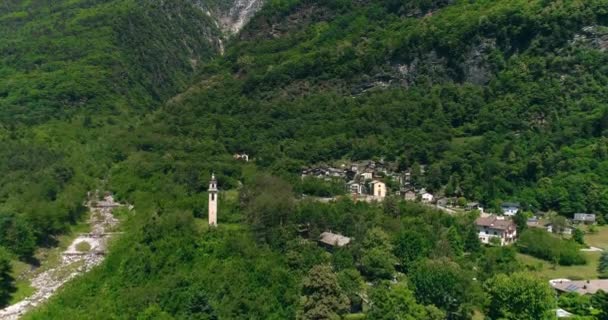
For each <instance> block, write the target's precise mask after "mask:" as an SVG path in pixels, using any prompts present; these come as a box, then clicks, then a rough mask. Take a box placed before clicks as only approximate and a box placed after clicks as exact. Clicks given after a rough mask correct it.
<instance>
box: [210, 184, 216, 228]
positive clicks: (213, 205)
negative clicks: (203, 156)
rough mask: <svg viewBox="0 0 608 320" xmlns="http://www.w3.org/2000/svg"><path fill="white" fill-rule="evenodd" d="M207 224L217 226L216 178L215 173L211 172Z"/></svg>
mask: <svg viewBox="0 0 608 320" xmlns="http://www.w3.org/2000/svg"><path fill="white" fill-rule="evenodd" d="M209 225H210V226H217V180H216V179H215V174H211V181H209Z"/></svg>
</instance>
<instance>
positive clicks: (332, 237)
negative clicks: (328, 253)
mask: <svg viewBox="0 0 608 320" xmlns="http://www.w3.org/2000/svg"><path fill="white" fill-rule="evenodd" d="M319 241H320V242H321V243H324V244H326V245H329V246H332V247H344V246H345V245H347V244H349V243H350V238H349V237H345V236H343V235H341V234H336V233H331V232H323V233H321V236H320V237H319Z"/></svg>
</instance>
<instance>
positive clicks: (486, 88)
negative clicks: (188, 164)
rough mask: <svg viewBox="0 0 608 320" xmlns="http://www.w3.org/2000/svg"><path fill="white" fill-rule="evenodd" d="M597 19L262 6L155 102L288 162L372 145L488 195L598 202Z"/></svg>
mask: <svg viewBox="0 0 608 320" xmlns="http://www.w3.org/2000/svg"><path fill="white" fill-rule="evenodd" d="M572 11H574V12H577V13H576V14H573V13H572ZM605 24H606V6H605V4H604V3H602V2H601V1H591V2H579V1H575V2H572V3H561V2H559V3H552V4H546V3H544V2H542V1H538V2H537V1H532V2H523V1H508V2H501V3H489V2H484V1H480V2H474V3H469V4H467V3H464V2H460V1H457V2H449V1H424V2H421V4H420V5H419V7H418V8H414V7H411V6H403V5H401V4H399V3H398V2H391V1H386V2H381V3H378V4H375V5H372V4H368V3H360V4H357V3H353V4H346V3H343V2H340V1H329V2H326V3H321V2H318V1H312V2H301V3H297V2H294V3H293V4H292V5H290V6H285V5H278V4H274V3H271V4H270V5H269V6H268V7H267V10H263V11H262V12H260V15H259V16H258V18H256V19H254V20H253V21H252V22H251V23H250V24H249V26H248V27H247V28H246V29H245V30H244V31H243V32H242V34H241V38H240V41H239V42H237V43H236V44H235V45H234V46H233V47H232V48H231V49H230V50H228V52H227V53H226V59H225V60H224V61H221V62H218V63H217V64H216V65H214V66H213V67H209V68H208V69H207V70H209V71H207V72H206V73H205V74H204V75H203V81H202V82H201V85H200V86H197V87H194V88H192V89H191V90H189V91H188V93H187V94H186V95H181V96H179V97H178V98H177V99H175V100H173V101H172V103H170V104H169V105H168V106H167V107H166V108H165V110H164V111H165V112H162V113H160V114H159V115H160V117H161V118H162V119H163V123H164V124H167V123H172V122H174V123H179V124H180V127H181V130H182V132H184V133H185V134H186V133H190V134H196V135H197V136H198V137H201V138H203V137H205V136H209V135H211V136H214V137H216V141H219V142H220V143H221V145H224V146H226V148H227V149H228V151H229V152H237V151H241V150H245V151H248V152H249V153H251V154H253V155H255V156H258V157H259V158H261V159H260V164H263V165H268V166H278V167H280V168H282V169H287V170H289V172H290V173H291V174H296V172H297V170H298V165H295V164H309V163H314V162H319V161H328V160H332V159H340V158H342V157H350V158H354V159H366V158H372V157H382V156H383V157H385V158H387V159H399V160H400V162H401V164H402V168H404V169H405V168H407V167H410V166H412V164H414V163H418V164H425V165H427V166H429V168H430V169H431V171H430V172H431V173H432V175H430V176H429V177H427V180H428V181H426V182H424V183H423V184H425V185H426V187H427V188H430V189H431V190H434V191H440V190H442V189H443V187H444V186H446V185H447V184H448V182H450V181H451V182H452V183H451V186H450V188H448V191H449V192H448V194H455V195H461V196H466V197H468V198H471V199H475V200H482V201H483V202H485V203H486V204H487V205H489V206H491V207H492V206H496V205H497V204H498V203H499V202H500V201H501V200H507V199H510V198H518V199H519V200H521V201H522V202H524V203H525V204H526V205H529V208H530V209H541V210H557V211H560V212H562V213H564V214H572V213H574V212H576V211H589V212H598V213H600V212H604V208H606V205H607V204H608V203H606V201H605V200H603V199H605V197H603V196H599V195H600V194H602V195H605V194H607V192H608V189H606V187H607V186H608V184H607V183H608V181H606V180H605V179H604V178H603V177H604V176H605V175H604V174H603V173H602V172H603V171H602V170H603V169H601V168H604V161H605V160H604V156H601V157H598V155H601V154H603V153H604V151H603V150H605V149H606V140H605V139H606V138H605V130H606V126H605V119H606V115H607V114H608V111H607V109H606V101H605V99H604V98H602V97H603V96H604V94H605V92H604V90H603V89H602V88H604V84H605V82H606V81H607V79H606V77H605V76H604V75H603V72H602V71H601V70H604V68H605V67H604V62H605V61H606V59H607V57H606V54H605V51H604V49H603V48H604V47H603V44H602V43H604V42H605V33H604V34H603V33H602V31H601V30H604V29H605V27H603V26H602V25H605ZM604 44H605V43H604ZM218 70H220V71H218ZM220 96H221V97H222V98H219V97H220ZM225 97H230V98H229V99H226V98H225ZM193 115H196V116H193ZM188 127H190V128H192V129H190V130H189V129H187V128H188ZM194 128H197V129H196V130H195V129H194ZM198 128H205V129H198ZM574 155H576V158H577V160H576V161H577V162H578V161H580V163H578V164H577V165H574V164H568V165H567V164H566V163H569V162H570V161H572V160H568V159H570V157H573V156H574ZM294 160H297V161H299V162H295V163H294V162H293V161H294ZM286 166H287V167H286ZM598 169H599V170H600V171H597V170H598ZM454 190H458V191H457V192H456V193H454ZM567 190H568V191H567ZM591 190H593V191H592V192H591ZM551 194H552V195H553V196H551ZM566 194H569V195H570V196H566ZM591 194H596V195H595V196H590V195H591ZM557 195H559V196H557Z"/></svg>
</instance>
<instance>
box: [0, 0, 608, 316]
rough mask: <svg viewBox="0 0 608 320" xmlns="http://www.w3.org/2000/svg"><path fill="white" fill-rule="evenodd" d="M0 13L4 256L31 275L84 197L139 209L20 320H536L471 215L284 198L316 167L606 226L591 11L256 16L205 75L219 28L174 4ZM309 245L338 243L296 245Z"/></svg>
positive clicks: (542, 300) (9, 8) (279, 8)
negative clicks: (213, 185) (87, 265)
mask: <svg viewBox="0 0 608 320" xmlns="http://www.w3.org/2000/svg"><path fill="white" fill-rule="evenodd" d="M201 3H202V2H201V1H197V2H196V5H197V6H199V5H201ZM205 4H206V5H209V4H216V2H208V3H205ZM2 6H3V7H0V8H2V9H0V10H2V11H0V19H1V20H0V21H3V25H7V26H9V29H10V30H5V29H2V30H0V37H2V39H7V41H3V42H2V43H0V52H1V53H2V55H1V58H0V59H3V61H2V64H0V66H1V67H0V68H2V69H0V75H2V77H0V79H2V80H0V119H2V121H3V122H1V123H2V126H1V127H0V144H1V145H0V159H2V161H1V162H0V166H1V167H0V173H2V178H0V179H2V180H1V181H0V182H1V184H0V185H1V187H0V192H1V193H0V204H2V211H1V212H3V213H2V215H0V217H2V218H3V219H4V220H3V221H6V222H5V224H4V225H5V226H8V227H7V228H4V229H0V231H2V230H13V231H15V230H18V232H9V233H6V235H3V234H2V233H1V232H0V245H2V246H6V247H8V249H9V250H10V251H11V252H12V254H17V255H24V256H27V255H28V254H31V251H32V249H33V247H34V245H35V241H38V242H39V243H40V242H41V241H42V240H43V239H45V238H46V237H48V235H50V234H55V233H58V232H60V231H61V230H63V229H65V227H66V222H67V221H75V220H76V219H77V218H78V217H79V216H80V215H81V214H82V210H81V208H80V206H79V203H80V202H79V201H81V200H82V199H83V197H84V193H85V192H86V191H87V190H88V189H90V188H94V187H96V186H97V185H98V184H99V181H98V179H104V182H105V183H106V184H105V187H107V188H108V189H109V190H111V191H112V192H113V193H114V194H115V195H116V196H117V198H119V199H121V200H123V201H126V202H128V203H131V204H133V205H134V206H135V211H134V214H132V215H131V216H129V217H128V218H127V221H126V222H125V224H124V227H123V229H124V230H123V231H124V232H125V234H124V235H123V236H122V237H121V238H120V240H119V241H118V242H117V243H116V244H115V245H114V246H113V248H112V251H111V253H110V254H109V256H108V258H107V260H106V262H105V263H104V264H103V265H102V266H100V267H99V268H97V269H95V270H93V271H92V272H91V273H89V274H87V275H85V276H83V277H81V278H79V279H78V280H76V281H74V282H72V283H70V284H68V285H67V286H66V287H65V288H64V289H62V291H61V292H60V294H59V295H58V296H56V297H55V298H53V299H52V300H51V303H50V304H49V305H46V306H43V307H42V308H40V309H39V310H38V311H37V312H35V313H33V314H31V315H28V317H29V318H31V319H115V318H124V319H173V318H175V319H242V318H247V319H294V318H300V319H326V318H338V317H351V318H353V319H360V318H365V317H367V318H368V319H471V318H472V317H474V316H477V317H479V316H481V314H484V315H486V316H487V317H489V318H490V319H553V318H554V308H555V306H556V301H555V299H554V293H553V292H552V291H550V290H549V287H548V286H547V284H546V281H544V280H539V279H536V278H534V277H532V276H530V275H527V274H525V273H521V271H524V272H525V271H528V269H527V268H528V266H524V265H522V264H521V263H519V262H518V261H517V260H516V253H515V249H514V248H512V247H482V246H481V245H480V243H479V239H478V238H477V233H476V230H475V227H474V224H473V221H474V219H475V213H472V214H463V215H460V216H454V215H448V214H446V213H444V212H440V211H435V210H432V209H429V208H428V207H425V206H421V205H416V204H411V203H406V202H403V201H398V200H397V199H390V200H389V201H386V202H385V203H384V204H383V205H378V204H367V203H361V202H353V201H351V200H349V199H343V200H340V201H337V202H331V203H318V202H314V201H312V200H306V199H302V198H301V197H300V194H301V191H302V190H301V188H302V185H301V182H300V181H301V180H300V171H301V169H302V167H303V166H307V165H313V164H317V163H321V162H331V161H334V160H340V159H353V160H363V159H380V158H383V159H385V160H387V161H397V162H398V164H399V169H400V170H405V169H408V168H412V167H419V166H420V165H424V166H425V168H426V175H425V176H424V177H423V178H421V179H420V181H417V183H418V184H419V185H420V187H425V188H427V189H428V190H429V191H432V192H440V193H443V194H445V195H447V196H459V197H465V198H467V199H470V200H472V201H480V202H481V203H482V204H483V205H484V206H486V207H487V208H489V209H494V208H496V207H498V205H499V203H500V202H502V201H506V200H512V201H519V202H521V203H522V204H523V206H524V208H525V209H526V210H530V211H549V210H552V211H556V212H558V213H559V214H561V215H564V216H571V215H572V214H573V213H575V212H590V213H596V214H598V217H599V219H600V220H601V219H603V217H604V214H606V213H607V212H608V139H607V137H606V135H607V134H608V131H607V130H608V103H607V101H606V97H607V96H608V89H607V88H608V86H607V84H608V83H607V82H608V67H607V66H608V64H607V63H608V54H606V50H608V4H606V2H605V1H603V0H586V1H582V0H581V1H578V0H573V1H544V0H534V1H530V0H502V1H490V0H477V1H468V0H455V1H448V0H419V1H395V0H381V1H345V0H306V1H304V0H269V1H267V3H266V5H265V6H264V7H263V9H262V10H261V11H260V12H259V13H258V14H257V15H256V16H255V17H254V18H253V20H252V21H250V23H249V24H248V25H247V26H246V27H245V29H243V30H242V31H241V32H240V33H239V34H237V35H235V36H234V37H232V38H230V40H229V41H228V44H227V47H226V51H225V54H224V55H223V56H222V57H217V58H214V59H211V58H210V57H211V56H212V55H213V54H214V53H216V52H217V51H218V49H219V42H217V41H210V40H209V39H210V38H208V37H199V35H200V34H208V35H211V39H219V38H217V35H218V34H219V32H220V31H219V29H218V28H219V27H218V26H217V25H216V24H215V23H214V22H213V21H211V20H209V19H210V18H209V16H207V15H206V14H205V13H204V12H202V11H200V10H198V11H197V10H191V9H192V8H194V7H193V6H191V5H190V4H188V3H187V2H182V1H170V2H169V1H167V2H154V1H143V0H139V1H135V0H114V1H109V2H108V1H105V2H103V1H59V3H57V2H52V3H51V2H48V3H46V2H45V3H42V4H32V3H30V2H23V3H21V2H19V1H12V2H6V4H3V5H2ZM227 8H228V7H221V8H220V9H218V10H226V9H227ZM58 17H61V18H58ZM5 22H6V23H5ZM213 35H216V38H213ZM60 48H69V49H70V50H67V49H66V50H60ZM4 75H6V76H4ZM57 79H64V80H62V81H57ZM187 84H188V85H187ZM235 152H246V153H248V154H249V155H250V156H251V157H252V159H255V160H254V161H252V162H250V163H243V162H237V161H234V160H233V159H232V156H231V155H232V154H233V153H235ZM213 171H214V172H215V173H216V175H217V177H218V181H219V186H220V189H221V190H222V193H221V195H220V213H219V224H220V226H219V227H218V228H217V229H209V228H207V227H206V226H205V223H204V220H202V219H201V218H203V219H204V218H206V205H207V194H206V193H205V190H206V188H207V185H206V184H207V181H208V179H209V176H210V174H211V172H213ZM4 212H6V214H5V213H4ZM524 222H525V221H524ZM302 226H306V229H307V232H308V233H309V236H308V238H306V236H302V234H301V228H302ZM326 230H334V231H336V232H340V233H342V234H345V235H348V236H350V237H352V239H354V242H353V245H351V246H349V247H346V248H343V249H336V250H333V251H332V250H329V251H328V250H325V249H323V248H321V247H319V246H317V244H316V243H315V242H314V241H313V240H310V239H315V237H317V236H318V235H319V234H320V233H321V232H323V231H326ZM30 233H31V236H28V237H27V238H31V239H33V240H28V241H29V242H27V241H22V240H21V239H17V238H15V237H13V238H11V236H14V235H15V234H19V235H24V234H25V235H28V234H30ZM306 239H308V240H306ZM560 241H566V240H561V239H560V240H559V241H557V240H556V241H554V242H555V243H558V242H559V243H561V242H560ZM547 242H549V241H547ZM23 244H27V248H25V249H23V248H21V247H22V246H23ZM570 244H572V245H571V246H570ZM568 248H571V249H572V250H573V251H575V253H576V252H578V250H579V244H574V243H572V242H569V246H568ZM583 260H584V259H583ZM558 262H559V261H558ZM583 262H585V261H583ZM556 263H557V262H556ZM503 274H507V275H509V276H510V278H508V277H506V276H505V275H503ZM505 292H506V293H505ZM522 297H534V298H533V299H532V298H530V299H529V300H524V299H523V298H522ZM594 303H595V302H594ZM594 308H595V309H596V310H598V313H597V314H596V315H598V317H600V315H604V316H605V315H606V314H607V313H608V308H605V306H603V305H602V304H601V302H599V303H597V304H594Z"/></svg>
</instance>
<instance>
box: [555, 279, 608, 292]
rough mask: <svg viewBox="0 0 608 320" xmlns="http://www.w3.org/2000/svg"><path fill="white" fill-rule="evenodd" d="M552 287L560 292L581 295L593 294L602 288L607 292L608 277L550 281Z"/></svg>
mask: <svg viewBox="0 0 608 320" xmlns="http://www.w3.org/2000/svg"><path fill="white" fill-rule="evenodd" d="M551 286H552V287H553V289H555V290H557V291H561V292H576V293H578V294H581V295H585V294H595V293H596V292H598V291H600V290H602V291H605V292H608V279H600V280H581V281H567V280H565V279H564V280H563V281H552V282H551Z"/></svg>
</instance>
